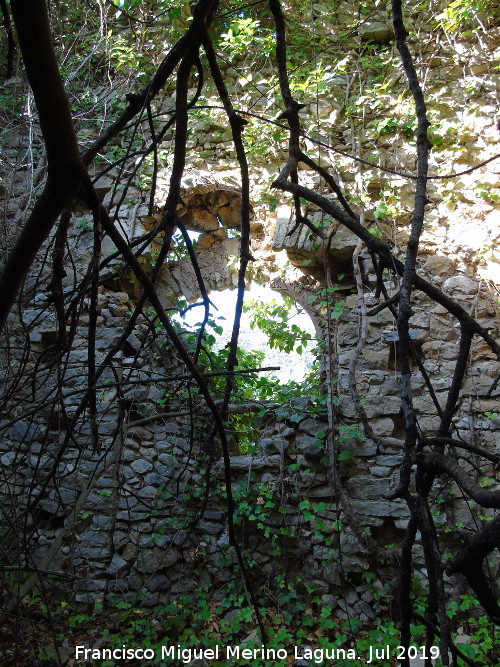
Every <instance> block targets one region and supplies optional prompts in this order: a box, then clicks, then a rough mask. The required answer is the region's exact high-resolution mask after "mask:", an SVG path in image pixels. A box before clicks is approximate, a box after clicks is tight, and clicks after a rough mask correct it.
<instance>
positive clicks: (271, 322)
mask: <svg viewBox="0 0 500 667" xmlns="http://www.w3.org/2000/svg"><path fill="white" fill-rule="evenodd" d="M209 297H210V300H211V302H212V304H213V306H211V308H210V314H211V319H212V320H213V321H214V322H215V323H216V326H217V327H220V329H221V330H222V331H220V332H219V331H216V333H217V340H216V342H215V343H214V345H213V348H214V350H220V349H222V348H224V347H225V346H226V345H228V343H229V341H230V338H231V332H232V327H233V320H234V312H235V306H236V298H237V290H235V289H225V290H222V291H212V292H211V293H210V294H209ZM203 314H204V311H203V308H202V307H194V308H190V309H189V310H188V311H187V312H186V313H185V314H184V315H183V316H182V317H181V316H180V315H177V316H176V320H177V321H178V322H179V323H181V322H182V324H183V326H185V327H188V328H190V329H192V330H195V329H196V327H197V326H198V325H199V324H200V323H201V321H202V319H203ZM238 347H239V348H241V349H242V350H243V351H244V352H251V351H258V352H263V353H264V358H263V361H262V365H263V366H264V367H279V370H275V371H272V372H270V373H269V375H272V376H274V377H275V378H276V379H277V380H279V382H280V383H282V384H284V383H286V382H288V381H290V380H294V381H295V382H301V381H302V380H303V378H304V376H305V375H306V374H307V373H308V372H309V371H310V370H311V368H312V366H313V364H314V362H315V360H316V355H315V352H314V349H315V347H316V329H315V327H314V324H313V322H312V320H311V318H310V317H309V315H308V314H307V312H306V311H305V310H304V308H302V307H301V306H300V305H299V304H298V303H296V302H294V301H293V300H292V299H291V298H290V297H286V296H285V297H284V296H283V295H282V294H281V293H280V292H278V291H277V290H273V289H271V288H270V287H269V286H267V285H262V284H258V283H257V282H253V283H251V284H250V286H249V289H248V290H247V292H246V294H245V301H244V311H243V314H242V319H241V327H240V333H239V338H238Z"/></svg>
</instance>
